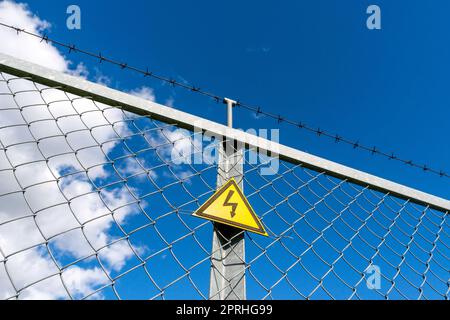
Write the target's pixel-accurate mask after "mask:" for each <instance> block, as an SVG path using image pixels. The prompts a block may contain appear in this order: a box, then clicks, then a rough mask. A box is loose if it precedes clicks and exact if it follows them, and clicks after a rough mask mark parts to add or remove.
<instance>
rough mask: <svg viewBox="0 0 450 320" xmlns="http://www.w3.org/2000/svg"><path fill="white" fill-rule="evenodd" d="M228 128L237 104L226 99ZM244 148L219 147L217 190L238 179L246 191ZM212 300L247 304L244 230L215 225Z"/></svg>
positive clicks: (230, 143) (229, 143)
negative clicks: (244, 181) (240, 301)
mask: <svg viewBox="0 0 450 320" xmlns="http://www.w3.org/2000/svg"><path fill="white" fill-rule="evenodd" d="M224 102H225V103H226V104H227V109H228V126H229V127H231V126H232V114H231V112H232V108H233V106H234V105H235V104H236V102H235V101H233V100H230V99H225V100H224ZM243 157H244V152H243V146H242V144H239V143H236V142H235V141H224V142H223V143H222V144H221V146H220V147H219V163H218V176H217V187H220V186H222V185H223V184H224V183H226V182H227V181H228V180H229V179H230V178H233V177H234V178H235V179H236V182H237V183H238V185H239V187H240V188H243V162H244V161H243ZM213 232H214V233H213V243H212V252H213V254H212V256H211V278H210V291H209V298H210V299H212V300H245V299H246V289H245V242H244V232H243V231H242V230H239V229H236V228H233V227H229V226H226V225H223V224H218V223H214V231H213Z"/></svg>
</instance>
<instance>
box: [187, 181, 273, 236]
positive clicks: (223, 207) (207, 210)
mask: <svg viewBox="0 0 450 320" xmlns="http://www.w3.org/2000/svg"><path fill="white" fill-rule="evenodd" d="M193 215H194V216H196V217H199V218H204V219H208V220H212V221H215V222H219V223H223V224H227V225H229V226H233V227H236V228H239V229H243V230H247V231H251V232H254V233H258V234H261V235H264V236H268V234H267V232H266V230H265V229H264V226H263V225H262V223H261V221H259V218H258V216H257V215H256V213H255V211H254V210H253V208H252V207H251V206H250V204H249V203H248V200H247V198H246V197H245V196H244V194H243V193H242V191H241V189H240V188H239V186H238V184H237V183H236V180H234V178H231V179H230V180H229V181H228V182H227V183H225V184H224V185H223V186H222V187H220V188H219V190H217V191H216V192H215V193H214V194H213V195H212V196H211V198H209V199H208V200H207V201H206V202H205V203H204V204H203V205H202V206H201V207H200V208H198V209H197V211H195V212H194V213H193Z"/></svg>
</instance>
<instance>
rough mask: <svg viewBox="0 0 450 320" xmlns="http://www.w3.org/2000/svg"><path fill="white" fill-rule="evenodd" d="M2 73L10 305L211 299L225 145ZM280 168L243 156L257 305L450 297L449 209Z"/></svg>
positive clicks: (250, 280) (0, 125) (5, 285)
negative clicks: (203, 212) (199, 212)
mask: <svg viewBox="0 0 450 320" xmlns="http://www.w3.org/2000/svg"><path fill="white" fill-rule="evenodd" d="M0 75H1V77H0V181H1V183H0V298H2V299H17V298H18V299H33V298H40V299H42V298H45V299H208V298H209V281H210V279H209V277H210V268H211V256H212V255H213V252H212V233H213V225H212V223H211V222H209V221H205V220H201V219H198V218H195V217H192V216H191V214H192V213H193V212H194V211H195V210H196V209H197V208H198V207H199V206H200V205H201V204H202V203H204V202H205V201H206V200H207V199H208V198H209V197H210V196H211V195H212V194H213V193H214V191H215V189H216V181H217V172H218V166H217V161H215V156H216V154H217V148H218V147H219V144H220V143H222V142H220V141H218V140H217V141H216V140H211V141H205V140H204V139H202V137H200V139H198V135H199V133H194V132H192V131H188V130H180V129H179V128H177V126H176V125H174V124H170V123H163V122H160V121H156V120H154V119H152V118H151V117H149V116H138V115H135V114H132V113H129V112H127V111H124V110H122V109H121V108H120V107H117V106H114V107H113V106H108V105H104V104H101V103H98V102H96V101H95V100H93V99H91V98H89V97H79V96H75V95H72V94H70V93H67V92H65V91H64V90H63V89H62V88H49V87H46V86H43V85H40V84H39V83H36V82H34V81H32V80H31V79H28V78H23V77H22V78H20V77H14V76H11V75H8V74H6V73H0ZM195 156H199V157H200V159H202V160H203V161H201V163H195V162H193V161H192V159H193V158H194V157H195ZM255 156H256V157H257V158H259V161H258V162H257V164H255V163H254V162H253V161H249V159H251V158H253V159H254V158H255ZM273 160H274V159H271V158H269V157H266V156H262V155H259V154H257V153H255V152H254V151H252V150H251V149H247V150H245V157H244V161H245V163H244V174H243V179H244V181H243V182H244V183H243V185H244V193H245V194H246V196H247V197H248V199H249V202H250V203H251V204H252V206H253V208H254V209H255V211H256V212H257V213H258V215H259V216H260V217H261V219H262V221H263V223H264V225H265V227H266V230H267V231H268V233H269V237H263V236H259V235H254V234H251V233H245V239H246V240H245V241H246V248H245V250H246V261H245V263H246V264H245V275H246V285H247V289H246V290H247V298H249V299H447V298H448V297H449V290H450V289H449V288H450V280H449V279H450V258H449V255H450V250H449V244H450V241H449V234H450V231H449V218H448V213H447V212H442V211H437V210H434V209H431V208H429V207H427V206H422V205H418V204H415V203H414V201H413V200H412V199H406V200H404V199H399V198H397V197H395V196H392V195H390V194H389V193H382V192H379V191H375V190H373V189H371V188H370V186H359V185H356V184H354V183H351V182H349V181H347V180H343V179H338V178H334V177H332V176H330V175H328V174H327V173H326V172H317V171H314V170H310V169H307V168H305V167H303V166H302V165H300V164H293V163H288V162H285V161H279V162H278V163H279V166H278V168H273V174H271V175H263V174H262V173H261V169H262V168H266V170H267V168H271V164H272V163H273ZM269 170H270V169H269ZM378 272H379V275H380V279H379V281H377V279H376V276H377V274H378ZM237 276H239V275H237ZM371 277H372V278H371ZM374 277H375V278H374ZM371 279H372V280H374V282H373V283H372V282H371ZM227 280H229V281H231V280H232V279H227ZM370 283H372V285H370Z"/></svg>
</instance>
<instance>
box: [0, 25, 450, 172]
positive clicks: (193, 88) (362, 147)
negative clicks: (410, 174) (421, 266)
mask: <svg viewBox="0 0 450 320" xmlns="http://www.w3.org/2000/svg"><path fill="white" fill-rule="evenodd" d="M0 26H3V27H6V28H9V29H12V30H15V31H16V33H17V35H19V34H21V33H24V34H27V35H29V36H32V37H36V38H39V39H40V41H41V42H43V41H45V42H46V43H52V44H54V45H57V46H59V47H63V48H66V49H68V50H69V54H70V53H72V52H77V53H81V54H84V55H86V56H89V57H92V58H95V59H97V61H98V62H99V63H102V62H107V63H110V64H112V65H116V66H118V67H119V68H120V69H122V70H124V69H127V70H130V71H133V72H137V73H140V74H142V75H143V76H144V77H152V78H154V79H157V80H160V81H162V82H165V83H168V84H170V85H172V86H173V87H179V88H184V89H187V90H189V91H191V92H194V93H198V94H201V95H203V96H206V97H209V98H211V99H212V100H214V101H215V102H217V103H219V102H220V101H223V100H224V98H225V97H223V96H220V95H216V94H214V93H211V92H208V91H205V90H202V89H200V87H196V86H193V85H190V84H187V83H184V82H179V81H176V80H175V79H172V78H168V77H165V76H161V75H158V74H156V73H154V72H152V71H149V69H148V67H147V68H146V69H140V68H137V67H133V66H130V65H128V64H127V63H124V62H119V61H117V60H114V59H112V58H107V57H105V56H104V55H102V53H101V52H100V53H98V54H96V53H93V52H90V51H87V50H82V49H79V48H77V47H76V46H75V45H74V44H66V43H63V42H61V41H58V40H55V39H51V38H49V37H48V36H47V35H46V34H44V35H39V34H36V33H33V32H30V31H27V30H25V29H22V28H19V27H15V26H12V25H9V24H6V23H3V22H0ZM236 101H237V102H236V106H237V107H241V108H242V109H244V110H248V111H251V112H254V113H255V114H256V115H257V116H265V117H267V118H271V119H273V120H275V121H277V123H279V124H280V123H286V124H288V125H292V126H295V127H297V128H298V129H303V130H306V131H308V132H312V133H315V134H316V135H317V136H318V137H326V138H330V139H332V140H334V142H336V143H340V142H342V143H344V144H348V145H350V146H352V147H353V148H354V149H359V150H363V151H367V152H369V153H370V154H372V155H378V156H381V157H385V158H387V159H388V160H395V161H398V162H401V163H404V164H406V165H409V166H411V167H413V168H417V169H421V170H422V171H424V172H429V173H433V174H435V175H438V176H439V177H441V178H442V177H446V178H450V173H447V172H446V171H443V170H438V169H434V168H431V167H429V166H428V165H426V164H419V163H418V162H414V161H412V160H405V159H402V158H399V157H397V156H394V155H393V153H388V152H384V151H381V150H379V149H377V148H376V147H368V146H365V145H362V144H360V142H359V141H352V140H351V139H347V138H344V137H342V136H339V135H337V134H332V133H330V132H328V131H326V130H323V129H320V128H317V129H315V128H313V127H311V126H308V125H307V124H305V123H303V122H298V121H294V120H290V119H289V118H286V117H284V116H282V115H279V114H272V113H270V112H266V111H264V110H262V109H261V107H256V106H252V105H249V104H245V103H243V102H241V101H240V100H239V99H237V100H236Z"/></svg>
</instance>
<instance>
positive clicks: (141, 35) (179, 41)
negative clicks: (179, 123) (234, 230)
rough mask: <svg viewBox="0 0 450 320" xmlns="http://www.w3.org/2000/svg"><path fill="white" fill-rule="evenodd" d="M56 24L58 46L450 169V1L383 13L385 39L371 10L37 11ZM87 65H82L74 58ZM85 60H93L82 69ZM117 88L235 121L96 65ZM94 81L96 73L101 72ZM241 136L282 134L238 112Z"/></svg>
mask: <svg viewBox="0 0 450 320" xmlns="http://www.w3.org/2000/svg"><path fill="white" fill-rule="evenodd" d="M28 3H29V5H30V8H31V9H32V10H33V11H35V12H37V13H38V14H39V15H40V16H41V17H42V18H44V19H47V20H48V21H49V22H51V23H52V30H51V36H53V37H55V38H57V39H61V40H63V41H66V42H69V43H76V44H77V45H78V46H79V47H83V48H87V49H90V50H92V51H94V52H95V51H101V52H102V53H103V54H105V55H110V56H112V57H115V58H117V59H118V60H124V61H127V62H128V63H130V64H133V65H136V66H142V67H145V66H149V68H150V69H151V70H154V71H155V72H156V71H157V72H159V73H161V74H164V75H167V76H169V77H176V78H177V79H179V80H182V79H185V80H187V81H188V82H190V83H192V84H194V85H196V86H199V87H202V88H204V89H207V90H210V91H212V92H217V93H218V94H220V95H224V96H228V97H231V98H236V97H238V98H240V99H241V100H242V101H245V102H248V103H249V104H253V105H257V106H261V107H262V108H263V109H265V110H267V111H269V112H273V113H280V114H283V115H285V116H286V117H289V118H291V119H294V120H297V119H298V120H302V121H305V122H306V123H309V124H311V125H312V126H315V127H320V128H323V129H327V130H329V131H331V132H337V133H339V134H340V135H343V136H347V137H349V138H352V139H355V140H360V141H361V142H364V143H366V144H367V145H369V146H372V145H374V146H377V147H378V148H379V149H381V150H386V151H388V152H389V151H393V152H395V154H397V155H398V156H402V157H403V158H406V159H413V160H416V161H417V162H419V163H426V164H427V165H429V166H434V167H435V168H437V169H443V170H445V169H446V168H448V167H449V165H448V163H449V158H450V151H449V148H448V143H447V141H446V137H447V132H448V118H449V111H448V106H447V105H448V103H449V102H450V101H449V100H450V97H449V95H448V94H447V93H448V90H447V77H448V74H449V71H450V70H449V69H450V66H449V63H448V54H449V50H450V47H449V45H448V44H447V35H448V32H447V31H446V30H447V26H446V23H445V21H446V19H445V12H446V11H447V10H446V8H447V7H448V6H450V4H448V3H447V2H445V1H433V2H424V1H395V2H393V1H377V4H378V5H379V6H380V7H381V10H382V30H380V31H378V30H375V31H369V30H368V29H367V28H366V27H365V22H366V18H367V15H366V13H365V11H366V8H367V6H368V5H369V4H372V2H370V1H354V2H351V3H350V2H343V1H287V2H284V3H283V5H281V6H280V5H274V4H273V3H272V2H271V1H259V2H258V4H257V5H256V4H255V3H251V2H247V3H242V2H241V1H227V2H226V3H223V4H220V3H212V2H210V1H196V2H195V4H194V3H189V2H183V1H177V2H175V3H174V2H170V3H168V2H165V1H134V2H133V3H132V4H130V5H123V4H122V3H119V2H106V1H95V2H92V1H78V2H77V4H78V5H79V6H80V8H81V11H82V29H81V30H76V31H69V30H68V29H67V28H66V26H65V21H66V17H67V15H66V14H65V10H66V8H67V6H68V5H69V4H71V2H67V1H58V3H52V5H51V6H49V5H48V3H46V2H43V1H29V2H28ZM70 59H72V60H73V61H78V57H77V56H76V55H73V56H71V57H70ZM82 59H83V60H85V58H84V57H82ZM86 62H87V65H88V66H89V68H94V67H95V66H96V67H99V68H100V70H101V72H102V73H103V74H105V75H107V76H108V77H111V78H112V79H113V83H112V85H113V86H116V87H118V88H121V89H131V88H135V87H136V86H140V85H143V84H145V85H148V86H150V87H152V88H154V89H155V93H156V98H157V101H158V102H161V103H165V102H167V99H169V98H173V99H174V100H175V103H174V105H175V106H176V107H177V108H179V109H181V110H184V111H189V112H192V113H194V114H197V115H200V116H203V117H206V118H208V119H213V120H217V121H219V122H223V121H224V120H225V109H224V108H222V106H221V105H216V104H215V103H211V102H210V101H208V99H204V98H202V97H196V96H195V95H193V94H190V93H185V92H183V90H172V89H171V88H167V86H161V84H160V83H158V82H157V81H154V80H145V81H144V80H142V78H141V77H139V76H135V75H133V74H132V73H130V72H122V71H118V70H117V68H109V67H105V66H98V65H97V64H96V63H89V62H88V60H86ZM91 73H92V72H91ZM235 125H236V126H237V127H242V128H248V127H256V128H260V127H265V128H273V127H276V126H277V124H276V123H274V121H272V120H267V121H266V120H265V119H262V118H259V119H255V117H254V116H252V115H250V114H248V113H247V112H246V111H245V110H237V111H236V112H235ZM281 128H282V131H281V142H282V143H284V144H287V145H290V146H294V147H297V148H300V149H302V150H307V151H310V152H312V153H314V154H318V155H321V156H324V157H327V158H329V159H331V160H334V161H337V162H341V163H344V164H347V165H351V166H355V167H357V168H359V169H363V170H365V171H368V172H370V173H374V174H378V175H381V176H383V177H386V178H390V179H392V180H394V181H398V182H401V183H405V184H407V185H409V186H413V187H416V188H419V189H421V190H425V191H428V192H431V193H434V194H438V195H441V196H443V197H446V198H448V197H449V196H450V192H449V191H448V190H449V189H448V188H447V187H446V186H448V181H447V180H448V179H441V178H439V177H434V176H433V175H430V174H426V173H423V172H421V171H419V170H415V169H411V168H407V167H406V166H404V165H401V164H395V163H394V162H393V161H386V160H385V159H379V158H377V157H372V156H370V155H366V154H364V153H361V152H354V151H353V149H352V148H351V147H348V146H341V145H337V146H336V145H335V144H334V143H332V142H326V141H325V140H326V139H318V138H316V137H315V136H314V135H311V134H308V133H304V132H302V131H299V130H298V129H295V128H289V127H288V126H284V125H283V126H281Z"/></svg>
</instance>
